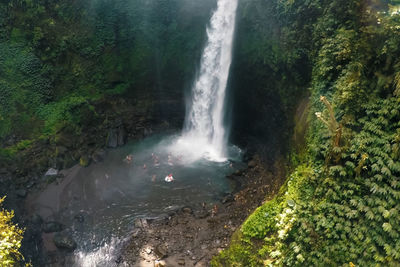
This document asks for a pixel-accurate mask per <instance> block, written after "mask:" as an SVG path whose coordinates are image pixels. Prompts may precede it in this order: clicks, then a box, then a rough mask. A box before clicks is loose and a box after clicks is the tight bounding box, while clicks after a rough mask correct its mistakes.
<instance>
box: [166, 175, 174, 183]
mask: <svg viewBox="0 0 400 267" xmlns="http://www.w3.org/2000/svg"><path fill="white" fill-rule="evenodd" d="M165 181H166V182H167V183H170V182H173V181H174V177H172V173H170V174H168V175H167V176H165Z"/></svg>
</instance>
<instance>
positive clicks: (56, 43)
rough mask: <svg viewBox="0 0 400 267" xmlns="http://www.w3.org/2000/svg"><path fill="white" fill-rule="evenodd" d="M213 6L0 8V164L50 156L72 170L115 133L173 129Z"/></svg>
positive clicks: (30, 4)
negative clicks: (64, 159)
mask: <svg viewBox="0 0 400 267" xmlns="http://www.w3.org/2000/svg"><path fill="white" fill-rule="evenodd" d="M215 4H216V2H215V1H213V0H210V1H208V0H207V1H202V2H201V3H199V2H197V1H182V0H171V1H144V0H143V1H142V0H135V1H124V0H119V1H85V2H76V1H75V2H69V3H64V2H62V1H52V2H48V1H10V2H9V3H0V24H1V26H2V27H1V32H0V58H1V60H0V73H1V78H0V140H1V148H0V157H1V158H2V161H1V162H2V164H3V165H6V166H10V165H13V164H17V165H18V160H17V159H18V156H16V155H17V154H18V153H22V154H23V155H25V154H31V151H32V150H34V151H35V152H34V154H37V153H39V154H40V157H41V156H43V157H44V158H46V157H47V158H48V157H51V156H54V155H53V154H54V153H55V151H56V149H57V147H63V148H62V150H64V148H67V149H72V150H74V152H73V153H74V154H76V155H75V156H72V155H71V157H72V159H74V160H72V161H76V160H77V159H79V158H80V157H81V156H83V154H87V153H88V152H89V154H90V153H91V152H90V151H81V152H79V151H76V150H77V149H76V148H77V147H82V146H83V147H88V146H89V147H90V146H92V147H95V148H99V147H102V146H104V145H105V143H106V141H107V136H108V132H109V131H110V130H113V129H114V128H118V127H123V128H124V130H125V131H126V132H127V136H129V135H132V136H136V137H138V136H139V137H140V136H141V135H143V132H146V133H147V132H149V129H150V128H154V127H161V126H162V127H164V128H175V129H179V128H181V126H182V122H183V118H184V115H185V107H184V97H185V92H186V91H187V90H189V89H190V87H191V83H192V81H193V79H194V77H195V73H196V68H197V65H198V63H199V60H200V54H201V50H202V47H203V45H204V42H205V34H206V33H205V28H206V25H207V23H208V20H209V17H210V15H211V10H212V9H213V8H214V7H215ZM160 125H161V126H160ZM143 129H146V130H143ZM60 136H67V137H68V138H64V137H63V138H60ZM65 139H69V140H68V141H65ZM64 141H65V142H64ZM71 142H72V143H75V145H74V146H72V147H71V146H70V144H69V143H71ZM74 147H75V148H74ZM47 148H49V150H50V151H52V152H51V153H50V152H49V153H50V154H49V153H48V152H47V150H48V149H47ZM84 150H86V149H84ZM90 150H93V149H90ZM32 153H33V152H32ZM71 153H72V152H71ZM20 155H21V154H20ZM68 157H70V156H68ZM43 160H44V159H43ZM47 164H48V163H47V162H46V163H45V162H40V165H43V166H45V165H47ZM14 169H15V168H14Z"/></svg>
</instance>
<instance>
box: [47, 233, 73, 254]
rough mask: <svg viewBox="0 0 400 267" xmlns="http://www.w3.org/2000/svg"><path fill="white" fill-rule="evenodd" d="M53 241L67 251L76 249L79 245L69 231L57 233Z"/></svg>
mask: <svg viewBox="0 0 400 267" xmlns="http://www.w3.org/2000/svg"><path fill="white" fill-rule="evenodd" d="M53 242H54V244H55V245H56V247H57V248H59V249H63V250H67V251H74V250H75V249H76V246H77V245H76V242H75V240H74V239H73V238H72V236H71V235H69V234H67V233H56V234H55V235H54V238H53Z"/></svg>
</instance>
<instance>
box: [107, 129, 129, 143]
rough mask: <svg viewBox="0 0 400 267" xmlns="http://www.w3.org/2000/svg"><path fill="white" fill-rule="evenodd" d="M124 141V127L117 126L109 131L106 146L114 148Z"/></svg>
mask: <svg viewBox="0 0 400 267" xmlns="http://www.w3.org/2000/svg"><path fill="white" fill-rule="evenodd" d="M125 141H126V131H125V128H124V126H119V127H118V128H115V129H110V130H109V131H108V135H107V146H108V147H111V148H116V147H118V146H122V145H124V144H125Z"/></svg>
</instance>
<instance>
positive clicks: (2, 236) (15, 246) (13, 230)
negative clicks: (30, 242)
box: [0, 197, 24, 266]
mask: <svg viewBox="0 0 400 267" xmlns="http://www.w3.org/2000/svg"><path fill="white" fill-rule="evenodd" d="M3 201H4V197H3V198H0V207H1V205H2V203H3ZM13 217H14V212H13V211H7V210H4V209H3V208H1V210H0V266H16V265H17V264H18V263H19V262H20V261H21V260H22V259H23V256H22V255H21V253H20V252H19V248H20V247H21V241H22V235H23V233H24V230H22V229H20V228H18V225H15V224H14V223H13V222H12V218H13Z"/></svg>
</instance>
